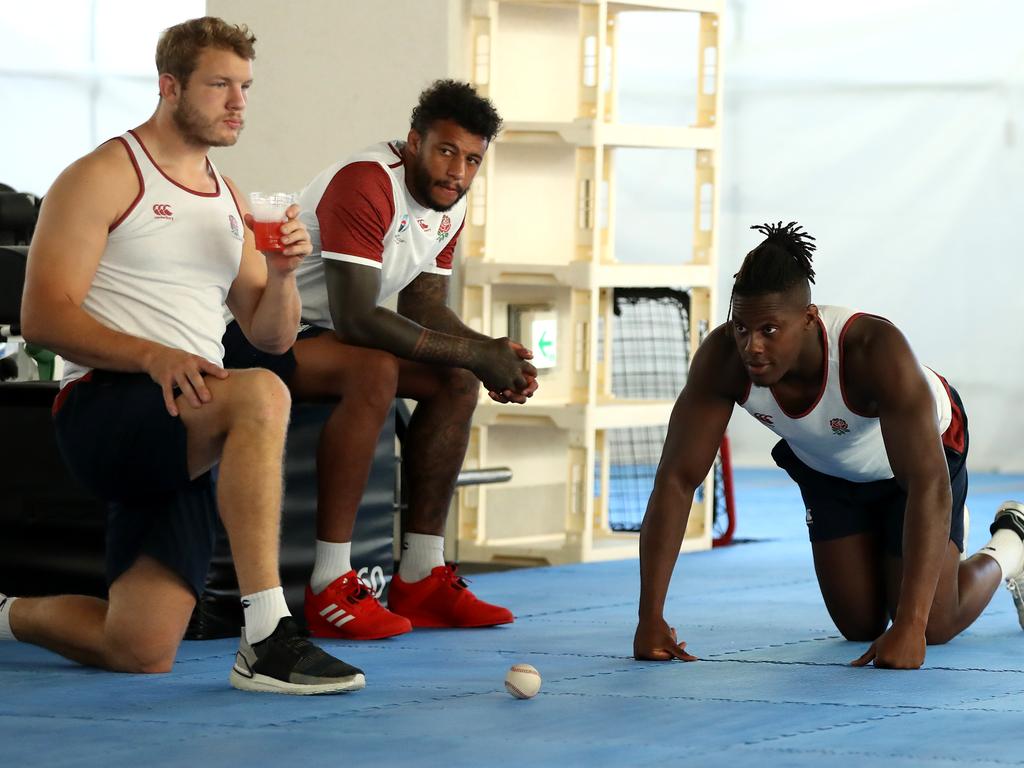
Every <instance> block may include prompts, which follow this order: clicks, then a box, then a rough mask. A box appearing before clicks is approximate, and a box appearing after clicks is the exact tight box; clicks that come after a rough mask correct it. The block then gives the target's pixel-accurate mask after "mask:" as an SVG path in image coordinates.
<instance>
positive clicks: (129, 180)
mask: <svg viewBox="0 0 1024 768" xmlns="http://www.w3.org/2000/svg"><path fill="white" fill-rule="evenodd" d="M140 192H141V181H140V178H139V172H138V171H137V170H136V166H135V161H134V158H133V157H132V156H131V154H130V153H129V151H128V148H127V147H126V146H125V145H124V144H123V143H122V142H121V141H118V140H117V139H112V140H110V141H108V142H106V143H104V144H101V145H100V146H99V147H97V148H96V149H94V150H93V151H92V152H90V153H89V154H87V155H84V156H83V157H81V158H79V159H78V160H76V161H75V162H73V163H72V164H71V165H69V166H68V167H67V168H65V169H64V171H62V172H61V174H60V176H58V177H57V180H56V181H54V183H53V185H52V186H51V187H50V189H49V191H48V192H47V194H46V198H45V199H44V209H45V208H46V207H50V208H53V207H55V206H59V207H62V208H63V207H65V206H66V205H67V204H69V203H72V202H73V207H74V208H75V209H78V210H81V211H87V212H89V213H90V214H93V215H98V216H101V217H102V218H104V219H106V220H107V221H106V223H107V224H110V223H112V222H114V221H116V220H117V218H118V217H119V216H120V215H121V214H122V213H124V211H126V210H128V208H129V207H130V206H131V205H132V203H133V201H134V200H135V199H136V198H137V197H138V195H139V193H140Z"/></svg>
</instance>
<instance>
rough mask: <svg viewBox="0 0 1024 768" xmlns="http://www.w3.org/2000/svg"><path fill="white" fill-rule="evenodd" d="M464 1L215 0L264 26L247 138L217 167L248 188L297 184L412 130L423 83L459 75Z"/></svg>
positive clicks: (216, 12)
mask: <svg viewBox="0 0 1024 768" xmlns="http://www.w3.org/2000/svg"><path fill="white" fill-rule="evenodd" d="M460 9H461V2H459V0H386V1H385V2H363V0H302V2H293V3H282V2H279V1H278V0H208V3H207V12H208V13H209V14H210V15H213V16H220V17H221V18H223V19H226V20H228V21H231V22H234V23H244V24H247V25H248V26H249V28H250V29H251V30H252V31H253V33H254V34H255V35H256V38H257V41H256V62H255V67H254V69H255V81H254V84H253V88H252V90H251V91H250V100H249V107H248V110H247V112H248V115H247V118H246V127H245V131H244V133H243V136H242V138H241V140H240V141H239V142H238V144H237V145H235V146H234V147H232V148H230V149H224V150H218V151H217V152H216V153H215V155H214V157H215V162H217V164H218V167H219V168H221V169H222V170H223V171H224V172H225V173H227V174H228V175H229V176H231V177H232V178H233V179H234V180H235V181H236V182H237V183H238V184H239V185H240V186H241V188H242V189H244V190H252V189H255V188H257V187H259V188H266V189H269V188H274V189H281V190H289V191H298V190H299V189H301V188H302V187H303V186H304V185H305V184H306V183H307V182H308V181H309V180H310V179H312V178H313V176H315V175H316V174H317V173H318V172H319V171H321V170H322V169H323V168H324V167H326V166H328V165H330V164H331V163H333V162H335V161H337V160H341V159H343V158H344V157H345V156H347V155H349V154H352V153H353V152H356V151H358V150H359V149H362V148H363V147H365V146H368V145H370V144H373V143H374V142H378V141H384V140H387V139H393V138H399V137H401V138H404V137H405V135H406V133H408V130H409V115H410V113H411V112H412V108H413V106H415V104H416V98H417V96H418V95H419V93H420V91H422V90H423V88H424V87H426V86H427V85H429V84H430V82H432V81H433V80H435V79H437V78H439V77H450V76H457V75H459V74H460V70H461V67H462V61H463V56H464V50H465V48H466V46H465V44H464V42H463V40H462V37H461V35H462V34H463V33H462V26H461V25H462V17H461V10H460Z"/></svg>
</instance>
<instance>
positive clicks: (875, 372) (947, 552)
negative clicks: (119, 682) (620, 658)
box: [633, 222, 1024, 669]
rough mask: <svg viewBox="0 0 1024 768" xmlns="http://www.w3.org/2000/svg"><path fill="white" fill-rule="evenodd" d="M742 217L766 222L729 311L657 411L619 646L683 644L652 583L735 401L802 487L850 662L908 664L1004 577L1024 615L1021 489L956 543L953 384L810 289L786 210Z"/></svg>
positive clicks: (664, 572)
mask: <svg viewBox="0 0 1024 768" xmlns="http://www.w3.org/2000/svg"><path fill="white" fill-rule="evenodd" d="M753 229H756V230H758V231H760V232H761V233H762V234H764V235H765V239H764V241H763V242H762V243H761V244H760V245H758V246H757V247H756V248H755V249H754V250H752V251H751V252H750V253H748V254H747V256H746V258H745V259H744V261H743V264H742V265H741V266H740V270H739V272H737V273H736V281H735V283H734V284H733V292H732V302H731V309H730V312H731V319H730V320H728V321H727V322H726V323H724V324H723V325H721V326H719V327H718V328H716V329H715V330H714V331H712V332H711V333H710V334H709V335H708V337H707V339H706V340H705V341H704V342H703V344H701V346H700V348H699V349H698V350H697V353H696V355H695V356H694V359H693V364H692V365H691V367H690V373H689V377H688V379H687V382H686V386H685V387H684V388H683V391H682V393H681V394H680V395H679V398H678V400H677V401H676V404H675V408H674V409H673V412H672V418H671V421H670V423H669V429H668V437H667V438H666V441H665V447H664V450H663V452H662V457H661V464H660V466H659V467H658V474H657V478H656V480H655V484H654V491H653V493H652V494H651V498H650V501H649V502H648V505H647V513H646V515H645V516H644V522H643V527H642V529H641V533H640V580H641V587H640V612H639V622H638V625H637V630H636V635H635V637H634V639H633V654H634V656H635V657H636V658H638V659H646V660H659V661H661V660H670V659H681V660H683V661H694V660H695V657H694V656H691V655H690V654H689V653H687V652H686V650H685V648H686V643H685V642H679V640H678V638H677V636H676V632H675V630H674V629H672V628H670V627H669V625H668V624H667V623H666V622H665V619H664V616H663V611H664V605H665V597H666V594H667V592H668V585H669V581H670V579H671V577H672V569H673V566H674V565H675V562H676V558H677V557H678V555H679V547H680V544H681V543H682V540H683V532H684V531H685V530H686V521H687V518H688V517H689V512H690V506H691V503H692V501H693V493H694V490H695V489H696V488H697V487H698V486H699V485H700V484H701V483H702V482H703V481H704V478H705V476H706V475H707V473H708V470H709V469H710V467H711V464H712V462H713V461H714V459H715V453H716V450H717V448H718V445H719V444H720V443H721V440H722V436H723V435H724V434H725V429H726V426H727V425H728V423H729V418H730V417H731V416H732V411H733V405H734V404H736V403H739V405H740V406H742V407H743V408H744V409H746V410H747V411H749V412H750V414H751V415H752V416H753V417H754V418H756V419H757V420H758V421H760V422H761V423H762V424H764V425H765V426H766V427H768V429H770V430H772V431H773V432H775V433H776V434H777V435H778V436H779V437H780V438H782V439H781V440H780V441H779V443H778V444H777V445H776V446H775V448H774V450H773V451H772V458H774V459H775V462H776V463H777V464H778V465H779V466H780V467H782V468H783V469H785V470H786V472H788V473H789V475H790V477H792V478H793V480H795V481H796V483H797V485H798V486H799V487H800V493H801V495H802V496H803V500H804V505H805V506H806V508H807V518H806V519H807V527H808V530H809V532H810V539H811V550H812V552H813V555H814V568H815V571H816V573H817V577H818V585H819V586H820V588H821V594H822V597H823V598H824V600H825V606H826V608H827V609H828V612H829V614H830V615H831V616H832V620H833V621H834V622H835V624H836V626H837V627H838V628H839V631H840V632H841V633H842V634H843V636H844V637H845V638H846V639H847V640H853V641H863V642H870V643H871V647H870V648H868V650H867V652H866V653H864V654H863V655H862V656H861V657H860V658H858V659H857V660H855V661H854V662H853V664H854V666H864V665H865V664H869V663H871V662H872V661H873V662H874V664H875V666H876V667H886V668H892V669H917V668H918V667H920V666H921V665H922V664H923V663H924V658H925V647H926V645H935V644H942V643H945V642H948V641H949V640H951V639H953V638H954V637H956V636H957V635H958V634H959V633H960V632H962V631H963V630H964V629H966V628H967V627H968V626H970V624H971V623H972V622H973V621H974V620H975V619H977V618H978V616H979V615H980V614H981V612H982V610H984V608H985V606H986V605H988V603H989V601H990V600H991V599H992V595H993V594H994V593H995V591H996V588H997V587H998V586H999V583H1000V582H1001V581H1003V580H1006V582H1007V586H1008V587H1009V589H1010V591H1011V593H1012V594H1013V596H1014V602H1015V603H1016V605H1017V610H1018V612H1019V614H1020V616H1021V622H1022V626H1024V601H1022V600H1021V597H1020V593H1021V587H1024V505H1021V504H1020V503H1018V502H1015V501H1007V502H1004V503H1003V504H1002V505H1001V506H1000V508H999V510H998V511H997V512H996V515H995V522H993V523H992V527H991V530H992V539H991V541H989V543H988V544H986V545H985V546H984V547H982V548H981V550H980V551H979V552H978V553H976V554H975V555H974V556H973V557H971V558H969V559H966V560H961V552H962V551H963V548H964V501H965V499H966V497H967V467H966V459H967V446H968V433H967V416H966V413H965V412H964V407H963V403H962V402H961V401H960V397H959V395H958V394H957V392H956V390H954V389H953V388H952V387H950V386H949V384H948V383H947V382H946V380H945V379H943V378H942V377H941V376H939V375H938V374H936V373H935V372H934V371H932V370H930V369H928V368H926V367H924V366H923V365H921V364H920V363H919V362H918V361H917V358H916V357H915V356H914V353H913V351H912V350H911V348H910V345H909V344H908V343H907V340H906V339H905V338H904V337H903V334H901V333H900V331H899V330H898V329H897V328H896V327H895V326H894V325H892V324H891V323H889V322H887V321H886V320H884V319H883V318H880V317H877V316H874V315H869V314H864V313H861V312H855V311H853V310H850V309H845V308H842V307H835V306H824V305H822V306H817V305H815V304H812V303H811V289H810V284H811V283H813V282H814V270H813V269H812V267H811V252H812V251H814V250H815V245H814V244H813V242H812V241H813V240H814V238H812V237H810V236H809V235H808V234H807V233H805V232H804V231H802V229H801V228H800V227H799V226H797V225H796V223H795V222H793V223H790V224H788V225H786V226H783V225H782V223H781V222H780V223H779V224H778V225H772V224H762V225H758V226H755V227H753ZM890 619H891V622H892V623H891V624H890V623H889V622H890Z"/></svg>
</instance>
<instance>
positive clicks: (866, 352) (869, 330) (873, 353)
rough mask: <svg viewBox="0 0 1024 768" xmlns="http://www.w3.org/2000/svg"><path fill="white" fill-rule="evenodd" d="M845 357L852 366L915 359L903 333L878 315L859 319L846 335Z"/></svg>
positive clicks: (862, 316)
mask: <svg viewBox="0 0 1024 768" xmlns="http://www.w3.org/2000/svg"><path fill="white" fill-rule="evenodd" d="M843 355H844V357H845V362H846V364H847V365H848V366H849V365H850V364H853V365H855V366H858V367H860V366H865V365H871V364H872V363H886V362H888V363H891V362H894V361H895V360H898V359H899V358H901V357H905V356H910V357H911V358H912V357H913V353H912V352H911V350H910V344H909V342H908V341H907V339H906V337H905V336H904V335H903V332H902V331H900V329H899V328H897V327H896V326H895V325H893V324H892V323H891V322H889V321H888V320H886V319H884V318H881V317H876V316H874V315H861V316H860V317H857V318H855V319H854V320H853V321H852V322H851V323H850V325H849V327H848V328H847V330H846V333H845V334H844V335H843Z"/></svg>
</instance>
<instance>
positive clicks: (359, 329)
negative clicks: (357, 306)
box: [334, 317, 373, 347]
mask: <svg viewBox="0 0 1024 768" xmlns="http://www.w3.org/2000/svg"><path fill="white" fill-rule="evenodd" d="M368 325H369V324H368V323H362V322H359V321H358V320H357V319H355V318H351V317H339V318H334V335H335V336H337V337H338V341H340V342H341V343H342V344H351V345H352V346H356V347H366V346H370V340H371V339H372V338H373V333H372V332H371V331H370V329H369V327H368Z"/></svg>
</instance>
